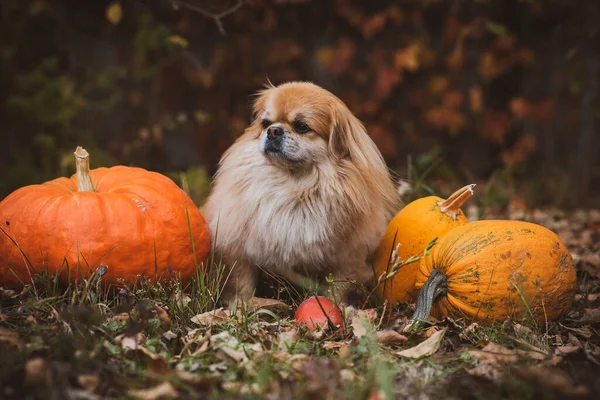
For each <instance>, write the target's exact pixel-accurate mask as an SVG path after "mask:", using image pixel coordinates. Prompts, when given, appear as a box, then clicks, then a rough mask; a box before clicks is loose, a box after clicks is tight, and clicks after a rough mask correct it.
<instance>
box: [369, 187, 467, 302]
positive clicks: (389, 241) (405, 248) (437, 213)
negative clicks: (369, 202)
mask: <svg viewBox="0 0 600 400" xmlns="http://www.w3.org/2000/svg"><path fill="white" fill-rule="evenodd" d="M474 187H475V185H467V186H465V187H463V188H461V189H459V190H457V191H456V192H454V193H453V194H452V195H451V196H450V197H448V199H442V198H440V197H437V196H429V197H424V198H421V199H417V200H415V201H413V202H411V203H410V204H408V205H407V206H405V207H404V208H403V209H402V210H400V212H398V214H396V216H395V217H394V218H393V219H392V221H391V222H390V223H389V225H388V227H387V229H386V231H385V233H384V234H383V237H382V238H381V241H380V243H379V246H378V248H377V251H376V252H375V258H374V260H375V261H374V265H375V271H376V272H377V276H378V277H381V276H387V275H389V274H390V272H391V270H392V269H393V268H394V264H398V262H406V261H407V260H409V259H410V258H411V257H414V256H417V255H418V254H419V253H421V252H423V250H424V249H425V247H426V246H427V245H428V244H429V242H431V241H432V240H433V239H435V238H436V237H439V236H441V235H443V234H444V233H446V232H448V231H449V230H451V229H453V228H455V227H457V226H461V225H464V224H466V223H468V222H469V221H468V220H467V218H466V217H465V216H464V214H463V212H462V211H461V209H460V208H461V207H462V205H463V204H464V203H465V202H466V201H467V200H468V199H469V198H471V196H473V188H474ZM418 269H419V263H418V261H415V262H412V263H409V264H406V265H402V266H401V267H400V268H399V269H398V270H397V272H396V275H395V276H393V277H392V278H391V279H387V280H385V281H383V283H380V285H379V287H378V289H379V294H380V295H381V296H382V297H383V298H385V299H386V300H387V301H388V302H390V303H391V304H396V303H398V302H406V301H411V300H413V299H414V298H415V297H416V295H417V290H416V289H415V282H416V280H417V270H418ZM392 275H393V273H392Z"/></svg>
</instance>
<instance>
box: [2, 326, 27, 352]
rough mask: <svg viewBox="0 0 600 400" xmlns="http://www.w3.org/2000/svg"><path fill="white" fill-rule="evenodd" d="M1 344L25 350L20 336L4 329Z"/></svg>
mask: <svg viewBox="0 0 600 400" xmlns="http://www.w3.org/2000/svg"><path fill="white" fill-rule="evenodd" d="M0 343H6V344H8V345H10V346H13V347H16V348H17V349H19V350H21V349H22V348H23V342H22V341H21V339H20V338H19V335H18V334H17V333H15V332H12V331H9V330H8V329H4V328H0Z"/></svg>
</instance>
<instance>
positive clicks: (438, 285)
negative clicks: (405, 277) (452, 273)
mask: <svg viewBox="0 0 600 400" xmlns="http://www.w3.org/2000/svg"><path fill="white" fill-rule="evenodd" d="M447 292H448V277H447V276H446V275H444V274H442V273H441V272H439V271H438V270H437V269H434V270H433V271H431V275H429V278H427V282H425V284H424V285H423V287H422V288H421V291H420V292H419V297H418V298H417V304H416V307H415V312H414V314H413V315H412V317H411V318H410V320H409V321H408V325H407V326H406V328H405V329H404V330H405V331H410V330H414V329H415V328H418V327H419V326H421V325H422V324H423V322H426V321H427V317H429V314H430V313H431V306H432V305H433V302H434V300H435V299H437V298H438V297H439V296H441V295H445V294H446V293H447Z"/></svg>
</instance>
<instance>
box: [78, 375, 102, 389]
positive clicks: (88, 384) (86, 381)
mask: <svg viewBox="0 0 600 400" xmlns="http://www.w3.org/2000/svg"><path fill="white" fill-rule="evenodd" d="M77 383H79V385H80V386H81V387H82V388H84V389H85V390H86V391H87V392H90V393H93V392H95V391H96V389H97V388H98V383H99V378H98V375H92V374H81V375H79V376H77Z"/></svg>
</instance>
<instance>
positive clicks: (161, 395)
mask: <svg viewBox="0 0 600 400" xmlns="http://www.w3.org/2000/svg"><path fill="white" fill-rule="evenodd" d="M129 395H130V396H131V397H135V398H137V399H140V400H158V399H165V398H169V399H174V398H176V397H178V396H179V394H178V393H177V390H175V388H174V387H173V385H171V383H170V382H163V383H161V384H160V385H158V386H155V387H152V388H149V389H142V390H129Z"/></svg>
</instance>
